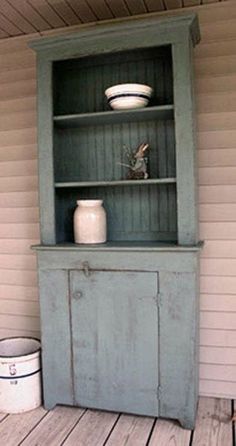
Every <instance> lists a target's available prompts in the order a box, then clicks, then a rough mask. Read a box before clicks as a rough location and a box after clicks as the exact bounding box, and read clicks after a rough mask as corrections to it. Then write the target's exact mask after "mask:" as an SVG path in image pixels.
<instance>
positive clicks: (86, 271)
mask: <svg viewBox="0 0 236 446" xmlns="http://www.w3.org/2000/svg"><path fill="white" fill-rule="evenodd" d="M82 269H83V273H84V275H85V277H89V276H90V274H91V272H90V267H89V263H88V262H83V263H82Z"/></svg>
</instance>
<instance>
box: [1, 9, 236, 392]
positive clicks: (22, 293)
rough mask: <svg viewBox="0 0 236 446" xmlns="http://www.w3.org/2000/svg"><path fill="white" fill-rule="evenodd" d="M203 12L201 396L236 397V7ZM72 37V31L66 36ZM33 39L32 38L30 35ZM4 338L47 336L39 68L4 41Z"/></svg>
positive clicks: (18, 44)
mask: <svg viewBox="0 0 236 446" xmlns="http://www.w3.org/2000/svg"><path fill="white" fill-rule="evenodd" d="M191 10H193V11H196V12H198V14H199V19H200V26H201V34H202V40H201V43H200V44H199V45H198V46H197V47H196V49H195V72H196V92H197V111H198V113H197V129H198V134H197V136H198V166H199V211H200V212H199V214H200V217H199V219H200V234H201V238H202V239H203V240H204V241H205V246H204V249H203V251H202V258H201V315H200V393H201V394H202V395H212V396H219V397H220V396H221V397H233V398H236V2H235V1H234V0H233V1H227V2H221V3H219V4H214V5H208V6H201V7H199V8H190V9H189V10H188V11H191ZM63 32H65V30H63ZM31 37H32V36H31ZM0 61H1V63H0V337H3V336H8V335H16V334H17V335H18V334H25V335H34V336H37V335H38V334H39V317H38V314H39V313H38V288H37V276H36V259H35V255H34V253H32V251H31V250H30V246H31V245H32V244H36V243H37V242H38V238H39V226H38V215H39V214H38V191H37V149H36V69H35V58H34V55H33V53H32V51H31V50H29V49H28V48H27V39H26V38H16V39H8V40H5V41H4V40H3V41H1V42H0Z"/></svg>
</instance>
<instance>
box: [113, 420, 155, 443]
mask: <svg viewBox="0 0 236 446" xmlns="http://www.w3.org/2000/svg"><path fill="white" fill-rule="evenodd" d="M153 423H154V418H149V417H139V416H132V415H122V416H121V417H120V419H119V420H118V422H117V424H116V426H115V428H114V430H113V432H112V433H111V436H110V438H109V439H108V441H107V443H106V446H117V445H118V444H119V446H145V445H146V443H147V440H148V437H149V435H150V432H151V429H152V426H153Z"/></svg>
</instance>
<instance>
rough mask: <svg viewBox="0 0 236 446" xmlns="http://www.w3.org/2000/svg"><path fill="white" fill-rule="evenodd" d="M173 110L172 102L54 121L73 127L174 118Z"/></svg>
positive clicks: (63, 126)
mask: <svg viewBox="0 0 236 446" xmlns="http://www.w3.org/2000/svg"><path fill="white" fill-rule="evenodd" d="M173 111H174V106H173V105H172V104H170V105H159V106H156V107H146V108H138V109H132V110H112V111H104V112H96V113H80V114H70V115H61V116H54V123H55V125H56V126H57V127H59V128H73V127H78V126H88V125H102V124H118V123H120V122H132V121H135V122H139V121H148V120H152V119H156V120H157V119H159V120H160V119H163V118H164V119H172V118H173Z"/></svg>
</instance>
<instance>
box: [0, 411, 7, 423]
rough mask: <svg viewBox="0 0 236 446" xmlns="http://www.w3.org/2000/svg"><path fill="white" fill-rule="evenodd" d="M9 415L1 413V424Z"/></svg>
mask: <svg viewBox="0 0 236 446" xmlns="http://www.w3.org/2000/svg"><path fill="white" fill-rule="evenodd" d="M7 416H8V415H7V413H0V423H1V421H2V420H4V418H6V417H7Z"/></svg>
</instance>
